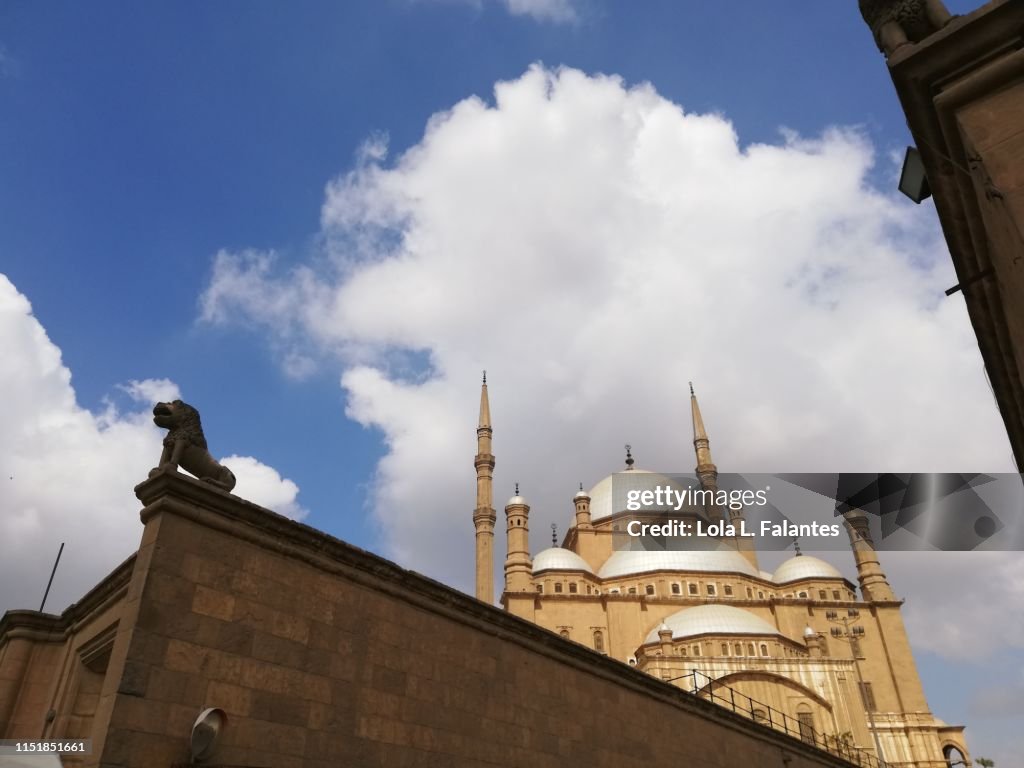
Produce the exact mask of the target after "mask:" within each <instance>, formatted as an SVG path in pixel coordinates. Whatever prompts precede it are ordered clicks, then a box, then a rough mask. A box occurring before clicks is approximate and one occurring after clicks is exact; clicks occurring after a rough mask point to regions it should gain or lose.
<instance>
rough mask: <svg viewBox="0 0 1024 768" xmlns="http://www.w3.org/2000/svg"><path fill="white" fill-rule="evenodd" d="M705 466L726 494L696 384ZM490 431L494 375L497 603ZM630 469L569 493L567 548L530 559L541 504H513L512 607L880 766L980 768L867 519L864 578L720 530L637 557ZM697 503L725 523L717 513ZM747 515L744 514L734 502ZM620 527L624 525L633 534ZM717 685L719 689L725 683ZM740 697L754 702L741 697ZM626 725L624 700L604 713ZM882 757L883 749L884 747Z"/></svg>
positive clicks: (481, 486) (858, 540) (490, 592)
mask: <svg viewBox="0 0 1024 768" xmlns="http://www.w3.org/2000/svg"><path fill="white" fill-rule="evenodd" d="M690 401H691V409H692V416H693V445H694V449H695V452H696V462H697V463H696V475H697V478H698V479H699V481H700V485H701V487H702V488H704V489H711V490H717V488H718V470H717V468H716V466H715V464H714V462H713V461H712V457H711V449H710V441H709V439H708V435H707V432H706V430H705V427H704V422H703V419H702V417H701V413H700V407H699V405H698V403H697V397H696V395H695V394H693V391H692V388H691V396H690ZM492 433H493V430H492V426H491V416H490V404H489V400H488V393H487V380H486V376H485V378H484V383H483V386H482V389H481V394H480V421H479V426H478V428H477V455H476V459H475V466H476V481H477V502H476V509H475V510H474V512H473V524H474V527H475V529H476V596H477V598H478V599H480V600H482V601H484V602H486V603H491V604H493V603H494V597H495V595H494V568H493V565H494V560H493V558H494V549H493V547H494V527H495V523H496V520H497V515H496V513H495V509H494V506H493V489H492V480H493V471H494V465H495V459H494V455H493V453H492V448H491V443H492ZM626 464H627V466H626V468H625V470H624V471H623V472H620V473H618V474H617V475H614V476H613V475H610V476H608V477H606V478H604V479H603V480H601V481H600V482H598V483H597V484H596V485H595V486H594V487H593V488H591V489H590V490H589V491H587V490H584V489H583V488H582V487H581V488H580V490H579V491H578V492H577V493H576V494H575V496H574V497H573V499H572V505H573V515H574V517H573V521H572V524H571V526H570V527H569V529H568V531H567V532H566V534H565V536H564V539H563V541H562V545H561V546H552V547H550V548H547V549H543V550H541V551H539V552H536V553H533V554H531V551H530V545H529V521H530V506H529V504H528V503H527V501H526V499H524V498H523V497H522V496H520V495H519V493H518V487H517V489H516V491H517V492H516V495H515V496H513V497H512V498H511V499H509V501H508V503H507V504H506V506H505V518H506V531H507V546H506V557H505V564H504V585H503V588H502V590H501V595H500V602H501V605H502V606H503V607H504V609H505V610H506V611H508V612H509V613H511V614H513V615H515V616H519V617H521V618H523V619H526V620H528V621H530V622H533V623H534V624H537V625H539V626H541V627H543V628H545V629H548V630H550V631H551V632H554V633H557V634H559V635H561V636H562V637H563V638H565V639H566V640H570V641H574V642H576V643H580V644H583V645H585V646H588V647H589V648H591V649H593V650H594V651H596V652H598V653H601V654H604V655H607V656H609V657H611V658H613V659H616V660H619V661H621V662H622V663H623V664H628V665H631V666H634V667H635V668H636V669H639V670H641V671H644V672H647V673H649V674H651V675H653V676H655V677H658V678H660V679H662V680H664V681H667V682H672V683H674V684H675V685H678V686H680V687H684V688H687V689H689V690H691V691H693V692H695V693H699V694H700V695H703V696H705V697H706V698H708V697H710V698H711V699H712V700H713V701H715V702H716V703H725V704H726V705H729V704H732V705H733V706H734V708H735V709H740V710H749V712H748V714H749V716H750V717H752V718H753V719H754V720H755V721H759V722H762V723H763V724H765V725H768V726H771V727H776V728H778V727H779V721H780V720H781V721H783V722H784V723H786V725H787V727H789V724H795V727H796V729H797V733H798V734H799V735H801V736H807V737H809V738H808V739H805V740H810V739H814V738H818V739H819V740H820V739H826V740H831V742H832V743H840V744H846V745H849V746H850V747H851V748H853V749H855V750H858V751H860V752H861V753H862V754H872V755H878V757H879V758H880V760H879V762H880V764H882V765H885V766H888V767H889V768H894V767H895V766H908V767H909V766H915V767H918V766H935V767H936V768H938V767H939V766H943V767H945V766H950V765H956V764H957V763H958V761H960V762H962V763H964V764H969V762H968V760H969V758H968V757H967V754H968V753H967V748H966V745H965V741H964V737H963V731H964V727H963V726H950V725H947V724H946V723H944V722H943V721H941V720H939V719H938V718H936V717H935V716H934V715H933V714H932V713H931V711H930V710H929V707H928V703H927V701H926V700H925V696H924V691H923V689H922V686H921V681H920V678H919V676H918V673H917V669H916V666H915V663H914V658H913V654H912V651H911V648H910V643H909V640H908V638H907V633H906V629H905V628H904V625H903V620H902V617H901V615H900V609H901V607H902V605H903V602H904V601H903V600H902V599H899V598H897V597H896V595H895V593H894V592H893V589H892V587H891V586H890V585H889V582H888V580H887V579H886V576H885V573H884V572H883V570H882V567H881V564H880V562H879V557H878V553H877V552H876V550H875V547H874V544H873V542H872V538H871V533H870V530H869V527H868V519H867V517H866V516H864V514H863V513H860V514H856V513H854V514H848V515H847V516H846V519H845V522H844V527H845V528H846V533H847V535H848V536H849V539H850V547H851V552H852V555H853V559H854V562H855V564H856V569H857V580H858V582H859V585H854V584H853V583H851V582H850V581H848V580H847V579H846V578H845V577H844V576H843V574H842V573H840V571H839V570H838V569H837V568H836V567H835V566H834V565H832V564H831V563H828V562H826V561H825V560H822V559H819V558H817V557H813V556H810V555H806V554H800V553H799V551H798V552H797V554H796V555H795V556H793V557H791V558H789V559H788V560H786V561H784V562H783V563H782V564H781V565H780V566H779V567H778V568H776V569H775V571H774V572H768V571H765V570H762V569H761V568H760V567H759V564H758V557H757V551H756V549H755V548H754V547H753V546H752V545H750V544H747V543H746V542H747V541H749V540H738V539H728V538H723V539H722V540H721V542H720V543H721V547H720V548H718V549H712V550H707V549H705V550H703V551H670V550H662V551H629V550H624V549H622V548H617V547H615V546H614V544H613V541H614V539H615V537H616V536H615V535H616V534H617V533H618V531H619V529H620V528H621V527H622V523H623V521H624V520H626V519H633V518H632V517H631V515H632V514H633V513H630V512H628V511H627V510H625V509H617V508H616V505H615V504H614V503H613V498H618V497H617V496H613V493H612V481H613V477H615V479H616V482H617V483H626V484H629V483H630V482H631V480H632V479H634V478H635V479H638V480H639V479H642V475H645V474H649V473H647V472H645V470H642V469H639V468H636V467H634V466H633V464H634V462H633V459H632V456H631V455H629V454H628V453H627V462H626ZM692 511H693V513H694V514H695V515H696V516H697V517H698V519H700V518H701V517H703V519H704V520H705V521H706V522H716V521H719V520H722V519H724V517H725V516H724V515H722V513H721V512H719V510H718V509H716V508H707V509H696V510H692ZM725 513H726V515H727V516H728V521H729V522H732V523H739V522H740V521H741V520H742V517H743V511H742V510H734V509H726V510H725ZM620 535H621V534H620ZM716 689H717V692H716ZM737 702H742V703H741V704H739V705H738V706H737ZM609 717H610V718H612V719H614V717H615V715H614V710H610V711H605V712H603V713H602V718H609ZM879 753H880V754H879Z"/></svg>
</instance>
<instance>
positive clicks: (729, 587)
mask: <svg viewBox="0 0 1024 768" xmlns="http://www.w3.org/2000/svg"><path fill="white" fill-rule="evenodd" d="M724 589H725V595H726V597H732V584H726V585H725V587H724Z"/></svg>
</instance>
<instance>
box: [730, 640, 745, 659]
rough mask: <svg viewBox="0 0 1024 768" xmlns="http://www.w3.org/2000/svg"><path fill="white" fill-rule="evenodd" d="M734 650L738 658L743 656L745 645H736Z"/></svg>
mask: <svg viewBox="0 0 1024 768" xmlns="http://www.w3.org/2000/svg"><path fill="white" fill-rule="evenodd" d="M732 649H733V651H734V652H735V654H736V655H737V656H742V655H743V643H736V645H734V646H733V647H732Z"/></svg>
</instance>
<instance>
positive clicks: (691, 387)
mask: <svg viewBox="0 0 1024 768" xmlns="http://www.w3.org/2000/svg"><path fill="white" fill-rule="evenodd" d="M690 397H696V394H694V391H693V382H692V381H691V382H690Z"/></svg>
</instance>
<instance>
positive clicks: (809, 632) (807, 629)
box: [804, 626, 818, 637]
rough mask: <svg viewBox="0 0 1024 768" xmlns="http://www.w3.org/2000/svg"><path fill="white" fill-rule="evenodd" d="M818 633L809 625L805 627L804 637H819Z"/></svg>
mask: <svg viewBox="0 0 1024 768" xmlns="http://www.w3.org/2000/svg"><path fill="white" fill-rule="evenodd" d="M817 636H818V633H817V632H815V631H814V630H813V629H811V628H810V627H809V626H807V627H804V637H817Z"/></svg>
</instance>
